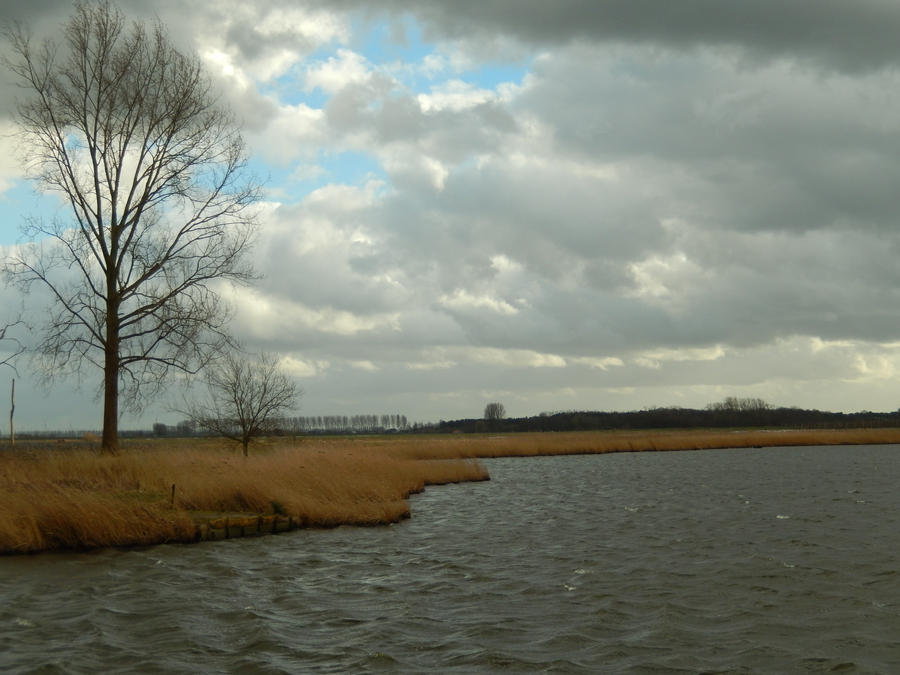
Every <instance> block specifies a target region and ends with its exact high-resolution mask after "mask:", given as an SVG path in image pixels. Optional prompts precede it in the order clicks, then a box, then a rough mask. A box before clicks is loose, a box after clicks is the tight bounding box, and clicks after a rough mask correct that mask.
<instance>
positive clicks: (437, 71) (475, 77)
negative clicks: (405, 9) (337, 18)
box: [360, 16, 531, 93]
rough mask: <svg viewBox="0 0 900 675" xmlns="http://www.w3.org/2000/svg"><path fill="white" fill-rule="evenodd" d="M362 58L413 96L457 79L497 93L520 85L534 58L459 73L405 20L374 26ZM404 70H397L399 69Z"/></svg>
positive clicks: (476, 64)
mask: <svg viewBox="0 0 900 675" xmlns="http://www.w3.org/2000/svg"><path fill="white" fill-rule="evenodd" d="M360 48H361V52H362V54H363V55H364V56H365V57H366V58H367V59H368V60H369V62H371V63H373V64H375V65H376V66H381V67H385V68H390V69H391V70H392V74H393V75H394V76H395V77H397V79H398V80H400V81H401V82H402V83H403V84H404V85H405V86H407V87H409V89H410V90H411V91H413V92H414V93H426V92H428V91H429V90H430V89H431V88H432V87H433V86H434V85H435V84H436V83H438V82H440V81H442V80H446V79H448V78H449V79H458V80H462V81H464V82H468V83H469V84H472V85H474V86H476V87H478V88H480V89H496V88H497V86H498V85H500V84H504V83H507V82H510V83H514V84H520V83H521V82H522V79H523V78H524V77H525V75H526V73H528V71H529V69H530V67H531V57H529V58H528V59H525V58H520V59H517V60H514V61H501V60H499V59H498V60H492V61H483V62H473V63H472V65H471V66H470V67H464V68H463V69H462V70H456V68H457V67H458V65H457V64H454V63H453V59H451V58H450V56H449V55H448V54H445V53H443V52H442V51H441V50H440V47H439V46H437V45H434V44H428V43H426V42H425V39H424V35H423V33H422V29H421V27H420V26H419V25H418V24H417V23H416V21H415V20H414V19H413V18H412V17H410V16H406V17H404V18H403V19H401V20H399V22H398V23H395V24H393V25H391V24H388V23H387V22H382V23H378V24H374V25H372V26H371V27H370V28H369V30H368V32H367V33H366V34H365V35H364V38H363V39H361V40H360ZM401 64H402V66H405V67H398V65H401Z"/></svg>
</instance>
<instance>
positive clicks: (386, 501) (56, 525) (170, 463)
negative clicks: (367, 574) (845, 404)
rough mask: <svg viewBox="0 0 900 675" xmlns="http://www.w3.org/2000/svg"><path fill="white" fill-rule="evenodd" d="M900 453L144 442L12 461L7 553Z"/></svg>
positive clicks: (891, 439) (692, 444) (367, 519)
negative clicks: (780, 459) (562, 484)
mask: <svg viewBox="0 0 900 675" xmlns="http://www.w3.org/2000/svg"><path fill="white" fill-rule="evenodd" d="M894 443H900V429H850V430H814V431H803V430H797V431H708V430H698V431H649V432H648V431H639V432H638V431H635V432H630V431H609V432H602V431H595V432H571V433H528V434H508V435H490V434H487V435H462V434H455V435H441V436H369V437H365V436H360V437H312V438H304V439H300V440H296V441H294V440H290V439H286V440H281V441H278V442H272V443H269V444H264V445H262V446H257V447H256V448H255V449H254V451H252V452H251V456H250V457H249V458H248V459H244V458H243V457H242V456H240V453H238V452H235V451H234V450H228V449H225V448H223V445H222V443H221V442H220V441H213V440H154V441H130V442H126V443H125V444H124V446H123V447H124V451H123V452H122V454H121V455H119V456H117V457H108V456H104V455H100V454H98V453H97V452H96V451H95V450H93V449H89V448H86V447H79V445H78V444H75V443H63V444H53V445H45V446H37V445H35V446H32V447H31V449H28V448H29V446H28V445H27V444H20V445H19V446H17V447H16V449H15V450H13V451H9V450H2V451H0V552H3V553H16V552H31V551H42V550H49V549H69V548H93V547H101V546H122V545H134V544H151V543H159V542H164V541H189V540H191V539H192V538H193V537H194V534H195V532H196V526H195V519H196V517H197V513H198V512H226V513H229V512H243V513H248V512H249V513H259V514H266V513H273V512H277V513H283V514H286V515H290V516H292V517H293V518H294V520H295V521H298V522H300V523H302V524H304V525H307V526H333V525H340V524H359V525H374V524H381V523H388V522H394V521H396V520H398V519H400V518H404V517H407V516H408V515H409V505H408V503H407V500H406V498H407V497H408V496H409V494H411V493H413V492H417V491H420V490H422V489H423V488H424V487H425V486H426V485H436V484H443V483H449V482H458V481H469V480H483V479H485V478H487V477H488V476H487V472H486V470H485V469H484V467H483V466H482V465H480V464H479V463H478V462H477V461H475V460H476V458H483V457H511V456H535V455H554V454H583V453H605V452H633V451H666V450H697V449H707V448H738V447H758V446H790V445H836V444H894ZM173 484H174V485H175V494H174V501H173V500H172V485H173Z"/></svg>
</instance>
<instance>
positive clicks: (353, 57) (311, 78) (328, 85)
mask: <svg viewBox="0 0 900 675" xmlns="http://www.w3.org/2000/svg"><path fill="white" fill-rule="evenodd" d="M371 76H372V68H371V65H370V64H369V63H368V61H367V60H366V58H365V57H364V56H362V55H361V54H358V53H356V52H354V51H351V50H349V49H339V50H338V51H337V55H336V56H332V57H329V58H328V59H327V60H326V61H322V62H319V63H316V64H315V65H313V66H309V67H308V68H307V69H306V75H305V76H304V82H305V86H306V89H307V90H310V89H315V88H317V87H318V88H320V89H322V90H324V91H326V92H328V93H329V94H334V93H336V92H338V91H340V90H341V89H343V88H344V87H346V86H347V85H350V84H365V83H366V82H368V81H369V79H370V78H371Z"/></svg>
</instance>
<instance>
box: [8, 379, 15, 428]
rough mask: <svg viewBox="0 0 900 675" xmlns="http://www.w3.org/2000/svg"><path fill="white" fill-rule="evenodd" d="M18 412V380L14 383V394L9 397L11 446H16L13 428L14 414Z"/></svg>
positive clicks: (11, 393)
mask: <svg viewBox="0 0 900 675" xmlns="http://www.w3.org/2000/svg"><path fill="white" fill-rule="evenodd" d="M15 412H16V378H13V381H12V392H10V395H9V444H10V445H15V444H16V430H15V427H13V413H15Z"/></svg>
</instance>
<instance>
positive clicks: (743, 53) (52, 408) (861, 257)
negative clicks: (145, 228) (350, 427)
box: [0, 0, 900, 430]
mask: <svg viewBox="0 0 900 675" xmlns="http://www.w3.org/2000/svg"><path fill="white" fill-rule="evenodd" d="M119 6H120V7H121V8H122V9H123V11H125V13H126V14H128V15H129V16H131V17H134V18H137V19H150V20H153V19H154V18H158V19H159V20H160V21H161V22H162V23H163V24H165V25H166V26H167V27H168V29H169V31H170V34H171V36H172V39H173V40H174V41H175V42H176V43H177V44H178V45H179V46H180V47H181V48H182V49H183V50H185V51H196V53H197V54H199V55H200V57H201V59H202V60H203V62H204V64H205V66H206V68H207V72H208V74H209V76H210V77H211V78H212V79H213V81H214V82H215V84H216V86H217V87H218V88H219V90H220V91H221V92H222V100H223V102H224V103H225V104H227V105H228V106H230V107H231V108H232V110H233V111H234V112H235V114H236V115H237V118H238V119H239V120H240V121H241V124H242V127H243V135H244V139H245V141H246V143H247V148H248V151H249V153H250V157H251V162H250V163H251V167H252V169H253V170H254V171H255V172H257V173H258V174H259V175H261V176H264V177H266V178H267V181H266V183H265V192H264V196H263V200H262V202H261V203H260V205H259V207H260V230H259V236H258V240H257V243H256V246H255V248H254V250H253V252H252V258H253V260H254V262H255V266H256V269H257V270H258V272H260V273H261V274H262V275H263V278H261V279H260V280H259V281H258V282H256V283H255V284H254V285H252V286H251V287H242V288H233V289H232V288H229V289H227V291H226V296H227V298H228V300H229V302H230V303H232V306H233V307H234V311H235V316H234V322H233V332H234V333H235V335H236V336H237V337H238V338H239V339H240V340H241V341H242V342H243V343H244V344H245V345H246V346H247V348H248V349H250V350H254V351H262V350H265V351H274V352H276V353H278V354H279V355H280V357H281V358H282V365H283V368H284V369H285V370H286V372H288V373H289V374H290V375H291V377H293V378H295V380H296V382H297V384H298V386H299V387H300V388H301V389H302V390H303V392H304V393H303V397H302V399H301V403H300V407H299V409H298V411H297V414H303V415H329V414H338V415H353V414H362V413H375V414H381V413H399V414H404V415H406V416H407V417H408V418H409V419H410V420H411V421H412V420H416V421H422V422H426V421H437V420H439V419H456V418H463V417H480V416H481V414H482V412H483V410H484V406H485V404H486V403H488V402H491V401H500V402H502V403H503V404H504V406H505V408H506V411H507V414H508V415H509V416H512V417H521V416H526V415H534V414H538V413H541V412H545V411H561V410H638V409H643V408H648V407H655V406H681V407H703V406H705V405H706V404H708V403H711V402H714V401H719V400H722V399H723V398H725V397H726V396H739V397H744V396H746V397H754V398H756V397H758V398H763V399H765V400H766V401H768V402H769V403H771V404H773V405H784V406H798V407H802V408H819V409H823V410H834V411H859V410H875V411H888V410H896V409H897V408H898V407H900V377H898V373H900V267H898V262H897V261H898V253H900V227H898V222H900V221H898V217H900V210H898V208H897V199H898V195H900V189H898V188H900V43H898V42H897V40H896V35H897V34H898V32H900V4H898V3H896V2H893V1H892V0H855V1H854V2H852V3H848V2H845V1H844V0H794V1H793V2H791V3H783V2H781V1H780V0H779V1H776V0H733V1H730V2H722V1H721V0H680V1H679V2H677V3H675V2H656V1H649V0H556V1H555V2H545V1H544V0H492V1H491V2H484V1H483V0H454V1H453V2H450V1H448V0H366V1H363V0H328V1H326V0H309V1H302V0H290V1H288V0H268V1H265V0H262V1H258V2H253V3H249V2H244V1H241V2H237V1H231V0H218V1H215V2H206V1H203V0H198V1H197V2H191V3H184V2H176V1H175V0H155V1H154V0H140V2H138V1H137V0H124V1H123V2H121V3H120V5H119ZM0 7H2V18H4V19H7V20H10V19H12V20H17V21H22V22H24V23H26V24H27V25H29V26H31V27H33V29H34V31H35V33H36V34H38V35H48V36H53V35H55V34H57V32H58V27H59V25H60V24H61V23H62V22H63V21H64V20H65V19H66V17H67V16H68V15H69V13H70V10H71V4H69V3H68V2H57V1H56V0H34V1H33V2H29V3H19V2H9V1H7V0H3V2H0ZM9 82H10V78H9V77H8V76H7V75H6V74H5V73H4V74H2V75H0V244H2V245H4V246H12V245H15V243H16V242H17V241H19V238H20V232H19V227H20V225H21V223H22V221H23V219H24V218H25V217H28V216H34V215H43V214H47V213H53V212H54V211H55V210H58V208H59V206H58V205H57V204H55V203H54V202H53V201H52V200H53V198H52V197H50V196H46V195H44V196H39V195H36V194H35V193H34V191H33V189H32V187H31V184H30V183H29V182H28V181H27V179H26V177H25V176H24V175H23V173H22V170H21V161H20V160H19V159H17V155H16V152H15V151H14V141H15V126H14V123H13V118H12V113H13V109H14V100H15V96H16V95H17V94H16V90H15V89H14V88H13V87H11V86H10V84H9ZM57 212H58V211H57ZM2 297H3V298H4V303H5V304H6V305H7V308H8V310H9V313H10V314H11V313H13V312H14V310H15V309H16V305H17V303H19V302H21V300H18V299H17V297H16V296H15V295H14V294H12V293H11V292H10V291H4V292H3V295H2ZM24 302H25V303H26V305H27V304H28V303H29V302H35V300H34V299H31V300H29V299H27V298H26V299H25V300H24ZM12 376H13V375H12V373H11V372H7V373H2V372H0V391H2V390H3V388H4V386H5V385H4V384H3V378H5V377H8V378H11V377H12ZM37 379H38V378H37V377H36V376H35V375H34V373H33V369H32V368H31V366H30V365H29V363H28V361H27V360H26V361H22V362H21V363H20V365H19V374H18V376H17V387H16V404H17V407H16V418H17V429H18V428H22V429H26V428H27V429H36V430H40V429H68V428H71V429H85V428H97V427H99V425H100V420H101V406H100V402H99V401H98V400H97V399H96V398H95V394H96V391H97V389H96V385H97V383H98V382H99V380H100V373H99V372H92V371H85V372H83V373H82V378H81V379H82V382H81V385H80V389H76V388H75V384H74V383H71V382H67V381H59V380H57V381H56V382H54V383H53V385H52V386H51V388H50V389H47V388H46V387H43V386H39V384H38V381H37ZM176 379H177V378H174V377H173V381H175V380H176ZM172 396H175V394H174V393H170V395H169V399H170V398H171V397H172ZM2 399H3V396H2V395H0V400H2ZM167 400H168V399H167V398H166V397H163V398H161V399H160V400H159V401H158V402H157V403H154V404H151V405H149V406H148V407H147V409H146V410H144V411H143V413H141V414H140V415H134V414H123V418H122V422H121V424H122V426H123V428H139V427H141V426H149V424H151V423H153V422H154V421H164V422H169V423H174V422H176V421H177V416H173V414H172V413H171V412H170V411H169V410H168V408H169V407H170V405H171V404H170V403H167Z"/></svg>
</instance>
